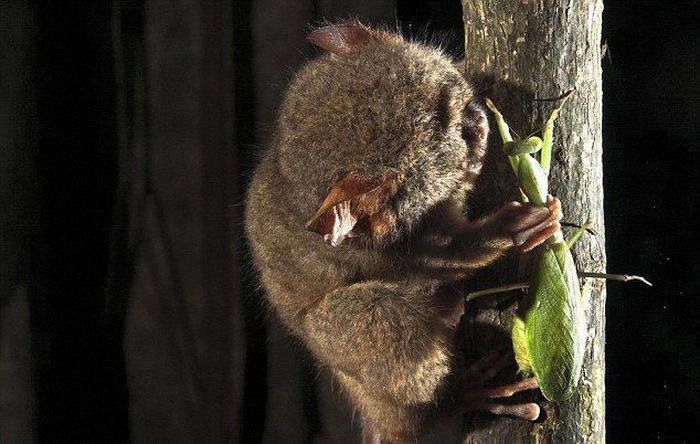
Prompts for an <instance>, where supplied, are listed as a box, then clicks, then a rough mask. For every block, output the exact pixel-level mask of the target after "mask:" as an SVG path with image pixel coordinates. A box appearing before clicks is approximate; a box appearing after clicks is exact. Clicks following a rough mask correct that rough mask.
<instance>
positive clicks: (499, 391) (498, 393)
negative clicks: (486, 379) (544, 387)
mask: <svg viewBox="0 0 700 444" xmlns="http://www.w3.org/2000/svg"><path fill="white" fill-rule="evenodd" d="M537 387H539V385H537V380H536V379H535V378H534V377H532V378H527V379H523V380H522V381H518V382H514V383H512V384H507V385H502V386H500V387H494V388H490V389H486V390H484V397H486V398H508V397H510V396H513V395H514V394H516V393H520V392H522V391H525V390H531V389H535V388H537Z"/></svg>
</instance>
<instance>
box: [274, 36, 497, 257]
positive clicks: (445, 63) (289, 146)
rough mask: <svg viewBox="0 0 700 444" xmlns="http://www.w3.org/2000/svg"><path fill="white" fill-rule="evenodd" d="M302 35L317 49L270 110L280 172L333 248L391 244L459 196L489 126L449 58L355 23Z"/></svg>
mask: <svg viewBox="0 0 700 444" xmlns="http://www.w3.org/2000/svg"><path fill="white" fill-rule="evenodd" d="M309 39H310V41H311V42H312V43H313V44H314V45H316V46H318V47H320V48H322V49H324V50H325V51H326V54H324V55H323V56H322V57H320V58H318V59H316V60H314V61H312V62H310V63H309V64H307V65H306V66H305V67H304V68H303V69H302V70H301V71H300V72H299V73H298V74H297V76H296V77H295V79H294V80H293V81H292V83H291V85H290V87H289V91H288V93H287V96H286V98H285V101H284V103H283V106H282V109H281V111H280V116H279V129H278V134H277V137H278V143H279V158H278V161H279V165H280V172H281V174H282V175H283V176H284V179H286V182H287V183H288V184H289V187H290V188H291V190H290V191H292V192H293V193H297V194H298V196H297V198H298V200H297V202H298V203H299V205H300V207H301V208H303V209H304V211H309V212H310V214H308V217H309V218H310V220H309V221H308V223H307V225H306V228H307V229H308V230H311V231H315V232H317V233H320V234H322V235H323V237H324V239H325V240H326V241H327V242H329V243H331V244H332V245H334V246H337V245H339V244H340V243H341V242H342V241H343V240H344V239H345V238H348V237H358V236H362V237H363V238H364V239H369V240H370V241H372V242H379V243H382V242H390V241H393V240H396V239H398V238H400V237H401V236H402V235H404V234H405V233H407V232H408V231H410V230H411V229H413V228H414V227H415V226H416V225H417V224H418V223H419V222H420V220H421V218H422V217H423V216H424V215H425V214H426V213H427V212H428V211H430V209H431V208H433V207H434V206H436V205H438V204H439V203H441V202H443V201H445V200H448V199H456V200H458V201H463V200H464V198H465V195H466V193H467V191H468V190H469V189H470V188H471V186H472V185H473V183H474V180H475V178H476V175H477V174H478V172H479V168H480V165H481V157H482V156H483V153H484V148H485V143H486V135H487V133H488V126H487V125H488V124H487V120H486V118H485V116H484V113H483V111H482V110H481V108H480V107H479V106H478V105H476V104H475V103H473V100H474V97H473V92H472V90H471V88H470V86H469V85H468V83H467V82H466V81H465V79H464V77H463V75H462V73H461V72H460V69H459V67H458V66H457V65H456V64H455V63H454V61H453V60H452V59H451V58H449V57H447V56H446V55H445V54H443V52H442V51H440V50H439V49H436V48H431V47H428V46H425V45H422V44H418V43H413V42H408V41H405V40H404V39H403V38H402V37H401V36H399V35H397V34H394V33H391V32H386V31H377V30H372V29H370V28H367V27H365V26H363V25H361V24H359V23H345V24H338V25H329V26H325V27H322V28H319V29H316V30H315V31H313V32H311V34H310V35H309Z"/></svg>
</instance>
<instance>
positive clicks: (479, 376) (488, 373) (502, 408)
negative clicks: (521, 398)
mask: <svg viewBox="0 0 700 444" xmlns="http://www.w3.org/2000/svg"><path fill="white" fill-rule="evenodd" d="M512 362H513V356H512V354H510V353H507V352H498V351H492V352H491V353H488V354H487V355H485V356H484V357H482V358H480V359H479V360H478V361H476V362H475V363H474V364H472V365H471V366H470V367H469V368H468V369H467V372H466V374H465V377H466V381H468V385H467V386H466V387H465V390H466V393H465V408H466V410H467V411H472V412H475V411H487V412H490V413H493V414H495V415H507V416H514V417H517V418H521V419H525V420H528V421H534V420H536V419H537V418H538V417H539V416H540V406H539V405H537V404H535V403H534V402H528V403H520V404H517V403H516V404H503V403H499V402H497V401H494V399H496V398H509V397H511V396H513V395H514V394H516V393H520V392H522V391H525V390H530V389H535V388H537V387H538V385H537V381H536V380H535V378H527V379H523V380H522V381H517V382H514V383H512V384H506V385H502V386H499V387H493V388H485V387H484V384H486V383H487V382H488V381H489V380H491V379H493V378H494V377H495V376H496V375H497V374H498V373H499V372H500V371H501V370H503V369H504V368H506V367H508V366H509V365H510V364H511V363H512Z"/></svg>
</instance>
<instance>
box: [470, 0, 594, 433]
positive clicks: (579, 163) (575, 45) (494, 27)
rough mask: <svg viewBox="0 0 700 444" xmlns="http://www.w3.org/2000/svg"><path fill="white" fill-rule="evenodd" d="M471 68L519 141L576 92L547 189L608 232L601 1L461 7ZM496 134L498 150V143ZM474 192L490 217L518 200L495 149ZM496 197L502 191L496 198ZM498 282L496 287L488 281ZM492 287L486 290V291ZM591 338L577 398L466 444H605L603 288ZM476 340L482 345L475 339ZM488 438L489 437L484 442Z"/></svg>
mask: <svg viewBox="0 0 700 444" xmlns="http://www.w3.org/2000/svg"><path fill="white" fill-rule="evenodd" d="M462 4H463V8H464V26H465V39H466V47H465V54H466V57H465V66H466V70H467V73H468V74H469V75H471V76H473V77H474V78H475V79H476V81H477V83H478V85H479V87H480V92H481V93H482V94H483V95H485V96H486V95H488V96H489V97H491V98H493V99H494V101H495V102H496V103H497V104H498V106H499V108H500V110H501V112H503V113H504V115H505V116H506V119H507V120H508V121H509V122H510V123H511V125H512V127H514V129H515V130H516V131H517V132H518V133H519V134H520V135H526V134H529V133H530V132H532V131H535V130H539V129H541V128H542V126H543V124H544V122H545V120H546V118H547V115H546V113H547V112H549V111H550V109H549V108H550V107H551V106H552V104H551V102H538V100H537V99H545V98H555V97H559V96H560V95H561V94H562V93H563V92H565V91H568V90H569V89H572V88H576V92H575V93H574V94H573V95H572V96H571V98H570V99H569V101H568V102H567V104H566V107H565V108H564V110H563V111H562V113H561V115H560V116H559V119H558V120H557V128H556V130H555V134H554V146H553V155H554V156H553V161H552V173H551V180H550V192H551V193H552V194H554V195H556V196H558V197H559V198H560V199H561V201H562V206H563V211H564V217H565V219H567V220H571V221H575V222H582V221H584V220H586V219H588V218H590V219H591V220H593V221H594V226H595V227H596V228H597V229H598V230H600V231H601V232H602V229H603V190H602V140H601V109H602V89H601V68H600V33H601V20H602V9H603V8H602V1H601V0H586V1H582V2H571V1H567V0H551V1H548V2H493V1H486V2H484V1H481V0H463V2H462ZM496 139H497V137H492V138H491V142H492V144H494V145H495V144H496V142H498V141H497V140H496ZM491 148H492V149H491V154H490V156H491V157H490V160H491V161H492V162H489V163H488V164H487V168H486V170H485V172H484V174H483V178H482V179H481V182H480V184H479V188H480V189H481V190H488V191H489V192H486V191H483V192H482V193H478V192H477V196H478V197H477V200H478V202H479V204H478V208H479V210H480V211H488V209H489V208H495V207H497V206H499V205H500V204H502V203H503V202H505V201H507V200H510V199H511V198H512V197H513V193H514V190H515V188H514V187H513V184H512V181H511V179H509V177H511V176H512V175H509V173H510V171H508V165H507V162H506V159H502V158H501V157H502V156H500V155H499V154H500V153H499V151H498V150H495V149H493V148H495V147H491ZM494 190H496V191H498V192H496V193H494ZM574 250H575V251H574V256H575V258H576V262H577V266H578V268H579V269H585V270H591V269H593V270H603V269H604V268H605V251H604V242H603V239H602V237H601V236H599V237H598V238H597V239H593V240H592V239H590V238H584V239H583V240H582V242H581V243H580V244H577V245H576V247H575V249H574ZM516 268H517V267H516V266H515V265H514V262H510V263H506V264H504V265H503V266H502V267H501V268H499V269H498V272H497V275H498V278H499V280H500V281H501V283H508V282H515V281H516V280H517V277H516V276H513V272H512V270H515V269H516ZM489 284H490V285H493V282H490V283H489ZM489 284H487V283H486V282H482V283H481V284H477V285H479V286H482V285H483V286H485V285H489ZM583 293H584V297H585V304H586V315H587V323H588V331H589V337H588V341H587V352H586V358H585V363H584V369H583V376H582V379H581V382H580V384H579V389H578V392H577V394H576V395H575V396H574V397H573V398H572V399H571V400H570V401H567V402H564V403H559V404H556V405H555V404H549V403H545V404H544V407H545V411H546V414H547V419H546V420H545V421H543V422H540V423H536V424H525V423H517V422H514V421H510V420H496V421H494V422H492V423H490V424H489V425H486V426H485V427H482V428H480V429H479V430H478V431H472V433H470V434H469V435H468V436H467V437H466V438H465V439H466V441H468V442H472V441H473V442H481V441H483V440H484V439H493V437H494V436H497V437H498V440H500V441H504V442H511V441H517V440H526V441H529V440H530V439H537V440H543V441H545V442H602V441H604V439H605V416H604V411H605V406H604V393H605V388H604V382H605V377H604V372H605V364H604V325H605V320H604V304H605V292H604V288H603V284H602V283H598V282H588V281H586V282H584V286H583ZM510 318H511V316H510V314H509V313H502V312H501V311H499V310H498V309H496V308H489V309H484V310H481V311H479V312H478V313H476V314H475V315H474V319H473V322H486V323H489V324H495V325H499V326H500V327H501V328H503V329H505V330H509V328H510V324H509V322H510ZM477 339H478V338H477ZM487 436H489V438H486V437H487Z"/></svg>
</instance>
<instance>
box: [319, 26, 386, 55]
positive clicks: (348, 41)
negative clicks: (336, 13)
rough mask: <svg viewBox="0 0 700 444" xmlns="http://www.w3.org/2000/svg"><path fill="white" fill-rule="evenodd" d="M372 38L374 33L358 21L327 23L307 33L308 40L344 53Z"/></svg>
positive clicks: (327, 48) (338, 52) (320, 46)
mask: <svg viewBox="0 0 700 444" xmlns="http://www.w3.org/2000/svg"><path fill="white" fill-rule="evenodd" d="M373 39H374V33H373V32H372V30H371V29H369V28H368V27H366V26H364V25H362V24H360V23H344V24H337V25H328V26H324V27H322V28H318V29H315V30H313V31H311V33H310V34H309V41H310V42H311V43H312V44H314V45H315V46H318V47H319V48H323V49H325V50H326V51H328V52H332V53H334V54H344V53H346V52H349V51H351V50H352V49H353V48H356V47H358V46H364V45H366V44H367V43H369V42H370V41H372V40H373Z"/></svg>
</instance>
